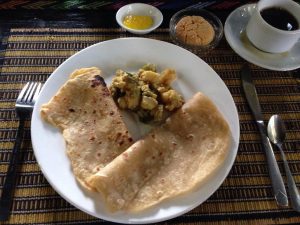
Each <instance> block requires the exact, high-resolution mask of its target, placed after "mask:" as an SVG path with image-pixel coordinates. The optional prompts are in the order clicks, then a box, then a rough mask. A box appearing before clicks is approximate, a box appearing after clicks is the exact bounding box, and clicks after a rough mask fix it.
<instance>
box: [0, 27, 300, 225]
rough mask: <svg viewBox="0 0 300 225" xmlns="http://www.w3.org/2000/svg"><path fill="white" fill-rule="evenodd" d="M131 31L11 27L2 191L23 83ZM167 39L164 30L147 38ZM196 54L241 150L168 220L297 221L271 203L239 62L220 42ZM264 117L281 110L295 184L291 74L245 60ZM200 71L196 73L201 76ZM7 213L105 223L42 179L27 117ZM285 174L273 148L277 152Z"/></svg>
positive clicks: (22, 219) (2, 61)
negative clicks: (217, 179) (215, 85)
mask: <svg viewBox="0 0 300 225" xmlns="http://www.w3.org/2000/svg"><path fill="white" fill-rule="evenodd" d="M127 36H131V35H130V34H128V33H125V32H123V31H122V30H121V29H100V28H99V29H97V28H90V29H79V28H78V29H50V28H39V29H37V28H36V29H31V28H28V29H16V28H15V29H11V30H10V32H9V33H8V34H7V36H6V37H4V39H3V40H2V45H1V49H0V66H1V67H0V138H1V139H0V188H2V186H3V183H4V179H5V175H6V171H7V168H8V162H9V158H10V154H11V150H12V148H13V144H14V138H15V135H16V129H17V127H18V119H17V118H16V116H15V112H14V104H15V100H16V97H17V95H18V93H19V90H20V89H21V88H22V86H23V85H24V84H25V83H26V82H27V81H42V82H45V81H46V79H47V78H48V77H49V75H50V74H51V73H52V72H53V71H54V69H56V68H57V66H58V65H60V64H61V63H62V62H63V61H64V60H65V59H66V58H68V57H69V56H71V55H73V54H74V53H76V52H77V51H79V50H81V49H83V48H85V47H87V46H90V45H91V44H94V43H97V42H101V41H104V40H109V39H113V38H119V37H127ZM146 37H148V38H154V39H159V40H164V41H170V39H169V35H168V30H167V29H158V30H157V31H156V32H154V33H152V34H149V35H147V36H146ZM201 58H202V59H203V60H204V61H206V62H207V63H208V64H209V65H210V66H211V67H212V68H213V69H214V70H215V71H216V72H217V73H218V74H219V76H220V77H221V78H222V79H223V81H224V82H225V83H226V85H227V86H228V88H229V90H230V92H231V94H232V96H233V98H234V101H235V103H236V106H237V109H238V112H239V117H240V126H241V137H240V145H239V151H238V155H237V158H236V161H235V163H234V166H233V168H232V170H231V172H230V174H229V176H228V177H227V179H226V180H225V182H224V183H223V184H222V186H221V187H220V188H219V189H218V191H216V192H215V193H214V194H213V195H212V196H211V197H210V198H209V199H208V200H207V201H206V202H205V203H203V204H202V205H200V206H199V207H197V208H195V209H194V210H192V211H191V212H189V213H187V214H185V215H183V216H181V217H178V218H175V219H173V220H170V221H169V222H166V223H165V224H168V223H170V224H171V223H178V224H278V223H281V224H283V223H300V217H299V214H298V213H296V212H294V211H292V210H291V209H290V208H283V209H279V208H278V207H277V205H276V202H275V201H274V198H273V194H272V188H271V184H270V179H269V176H268V171H267V166H266V163H265V161H266V159H265V156H264V153H263V148H262V144H261V142H260V137H259V134H258V130H257V127H256V125H255V123H254V121H253V117H252V115H251V114H250V109H249V107H248V105H247V103H246V101H245V97H244V94H243V92H242V89H241V81H240V74H239V70H240V68H241V66H242V65H243V64H244V63H245V61H244V60H243V59H242V58H240V57H239V56H238V55H236V54H235V53H234V52H233V51H232V50H231V48H230V47H229V46H228V44H227V43H226V41H225V40H224V39H223V40H222V42H221V44H220V45H219V46H218V47H217V48H216V49H215V50H213V51H212V52H211V53H209V54H207V55H202V56H201ZM251 68H252V70H253V78H254V80H255V84H256V87H257V92H258V95H259V99H260V102H261V106H262V110H263V114H264V119H265V120H266V121H267V120H268V119H269V118H270V116H271V115H272V114H280V115H281V116H282V118H283V119H284V120H285V122H286V126H287V130H288V133H287V140H286V143H285V144H284V149H285V152H286V154H287V158H288V159H289V162H290V168H291V171H292V172H293V174H294V178H295V180H296V182H297V183H298V185H299V186H300V164H299V162H300V151H299V150H300V144H299V139H300V132H299V131H300V104H299V101H300V91H299V84H298V83H297V79H296V76H295V75H296V74H297V73H299V71H293V72H275V71H270V70H265V69H262V68H259V67H256V66H254V65H251ZM200 75H201V72H200V73H199V76H200ZM21 152H22V158H23V163H22V165H20V167H19V172H18V180H17V186H16V192H15V198H14V202H13V209H12V216H11V218H10V220H9V221H8V222H5V223H3V224H50V223H51V224H53V223H56V224H95V223H101V222H103V223H104V222H105V221H103V220H100V219H97V218H94V217H92V216H89V215H88V214H86V213H84V212H81V211H80V210H78V209H76V208H75V207H73V206H72V205H70V204H69V203H68V202H66V201H65V200H64V199H63V198H61V197H60V196H59V195H58V194H57V193H56V192H55V191H54V190H53V189H52V187H51V186H50V185H49V184H48V182H47V181H46V179H45V178H44V176H43V174H42V172H41V170H40V168H39V166H38V164H37V162H36V159H35V157H34V153H33V150H32V146H31V141H30V121H27V123H26V132H25V137H24V141H23V146H22V151H21ZM275 153H276V157H277V158H278V160H279V163H280V167H281V171H282V172H283V167H282V163H281V160H280V155H279V152H278V151H276V152H275Z"/></svg>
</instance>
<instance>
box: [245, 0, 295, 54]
mask: <svg viewBox="0 0 300 225" xmlns="http://www.w3.org/2000/svg"><path fill="white" fill-rule="evenodd" d="M271 7H272V8H273V7H276V8H278V7H279V8H282V9H284V10H286V11H288V12H289V13H290V14H292V15H293V16H294V17H295V19H296V20H297V21H298V29H297V30H291V31H287V30H280V29H277V28H275V27H273V26H271V25H270V24H268V23H267V22H266V21H265V20H264V19H263V18H262V16H261V14H260V12H261V11H262V10H263V9H266V8H271ZM299 27H300V5H299V4H298V3H296V2H294V1H292V0H260V1H259V2H258V3H257V4H256V7H255V9H254V11H253V14H252V16H251V18H250V20H249V22H248V24H247V27H246V34H247V37H248V39H249V40H250V42H251V43H252V44H253V45H254V46H255V47H257V48H258V49H260V50H263V51H265V52H270V53H282V52H286V51H289V50H290V49H291V48H292V47H293V46H294V45H295V44H296V43H297V41H299V38H300V28H299Z"/></svg>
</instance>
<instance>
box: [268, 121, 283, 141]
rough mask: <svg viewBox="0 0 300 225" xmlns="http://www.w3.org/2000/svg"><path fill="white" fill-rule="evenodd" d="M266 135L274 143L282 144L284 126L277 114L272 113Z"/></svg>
mask: <svg viewBox="0 0 300 225" xmlns="http://www.w3.org/2000/svg"><path fill="white" fill-rule="evenodd" d="M268 136H269V138H270V141H271V142H273V143H274V144H282V143H283V142H284V140H285V136H286V128H285V125H284V122H283V120H282V119H281V117H280V116H279V115H273V116H272V117H271V118H270V120H269V123H268Z"/></svg>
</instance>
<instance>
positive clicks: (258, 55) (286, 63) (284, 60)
mask: <svg viewBox="0 0 300 225" xmlns="http://www.w3.org/2000/svg"><path fill="white" fill-rule="evenodd" d="M255 5H256V4H247V5H243V6H241V7H239V8H237V9H235V10H234V11H233V12H232V13H231V14H230V15H229V16H228V18H227V19H226V22H225V27H224V32H225V37H226V40H227V42H228V44H229V45H230V47H231V48H232V49H233V50H234V51H235V52H236V53H237V54H238V55H239V56H241V57H242V58H244V59H245V60H247V61H249V62H251V63H253V64H255V65H257V66H260V67H263V68H266V69H270V70H277V71H288V70H294V69H297V68H300V41H298V42H297V43H296V45H295V46H294V47H293V48H292V49H291V50H290V51H289V52H284V53H279V54H271V53H267V52H263V51H260V50H258V49H257V48H255V47H254V46H253V45H252V44H251V43H250V41H249V40H248V38H247V36H246V32H245V28H246V25H247V23H248V21H249V19H250V16H251V15H252V13H253V10H254V8H255Z"/></svg>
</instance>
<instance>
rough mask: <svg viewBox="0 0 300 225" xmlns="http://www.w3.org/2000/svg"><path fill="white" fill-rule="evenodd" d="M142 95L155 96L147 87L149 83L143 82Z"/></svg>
mask: <svg viewBox="0 0 300 225" xmlns="http://www.w3.org/2000/svg"><path fill="white" fill-rule="evenodd" d="M141 90H142V95H144V96H148V97H151V98H155V99H156V98H157V94H155V93H154V92H153V91H152V90H151V89H150V87H149V84H144V85H142V86H141Z"/></svg>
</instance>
